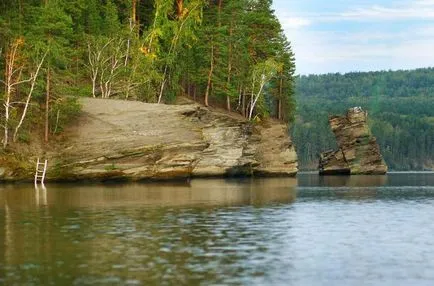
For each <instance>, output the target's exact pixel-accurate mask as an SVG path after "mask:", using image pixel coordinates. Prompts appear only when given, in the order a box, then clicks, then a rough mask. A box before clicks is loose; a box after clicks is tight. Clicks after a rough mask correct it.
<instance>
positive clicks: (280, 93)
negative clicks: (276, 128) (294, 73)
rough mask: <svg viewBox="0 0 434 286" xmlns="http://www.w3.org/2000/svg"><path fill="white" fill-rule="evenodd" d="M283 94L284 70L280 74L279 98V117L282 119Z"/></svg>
mask: <svg viewBox="0 0 434 286" xmlns="http://www.w3.org/2000/svg"><path fill="white" fill-rule="evenodd" d="M282 96H283V71H282V72H281V74H280V82H279V99H278V102H277V119H279V120H281V119H282Z"/></svg>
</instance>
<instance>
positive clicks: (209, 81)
mask: <svg viewBox="0 0 434 286" xmlns="http://www.w3.org/2000/svg"><path fill="white" fill-rule="evenodd" d="M213 72H214V44H211V60H210V67H209V72H208V83H207V85H206V91H205V106H208V97H209V92H210V89H211V83H212V74H213Z"/></svg>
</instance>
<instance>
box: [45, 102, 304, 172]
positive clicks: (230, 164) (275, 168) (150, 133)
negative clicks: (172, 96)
mask: <svg viewBox="0 0 434 286" xmlns="http://www.w3.org/2000/svg"><path fill="white" fill-rule="evenodd" d="M82 105H83V113H84V114H83V116H82V118H81V119H80V122H79V123H78V124H76V125H77V126H79V127H74V128H73V129H71V130H67V131H66V133H67V134H71V136H69V138H68V139H67V140H66V141H65V142H64V144H63V145H62V146H59V148H58V150H56V151H55V152H53V153H51V154H50V157H51V158H50V161H49V162H50V165H51V166H49V168H48V173H47V179H51V180H63V179H67V180H70V179H72V180H74V179H89V180H105V179H129V180H144V179H156V180H158V179H176V178H188V177H215V176H218V177H220V176H237V175H247V176H250V175H255V174H257V175H262V176H294V175H295V174H296V173H297V156H296V153H295V149H294V146H293V144H292V142H291V139H290V137H289V135H288V132H287V128H286V125H285V124H282V123H279V122H271V123H269V125H268V126H252V125H251V124H249V123H248V122H246V121H245V120H244V119H243V118H242V117H238V116H237V115H233V114H229V113H224V112H218V111H211V110H209V109H207V108H204V107H201V106H199V105H196V104H187V105H157V104H146V103H140V102H131V101H122V100H102V99H91V98H86V99H83V102H82Z"/></svg>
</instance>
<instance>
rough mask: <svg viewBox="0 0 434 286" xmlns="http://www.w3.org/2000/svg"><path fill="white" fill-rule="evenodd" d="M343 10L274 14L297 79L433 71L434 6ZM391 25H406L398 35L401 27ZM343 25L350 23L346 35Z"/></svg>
mask: <svg viewBox="0 0 434 286" xmlns="http://www.w3.org/2000/svg"><path fill="white" fill-rule="evenodd" d="M343 9H344V11H343V12H335V13H326V12H323V11H321V12H318V13H303V12H302V13H299V14H290V12H289V11H287V12H285V11H282V10H280V11H279V10H278V11H277V12H278V16H279V18H280V20H281V23H282V26H283V27H284V29H285V33H286V35H287V37H288V39H289V40H290V41H291V43H292V47H293V50H294V52H295V56H296V64H297V73H300V74H309V73H328V72H350V71H370V70H388V69H394V70H396V69H412V68H418V67H426V66H433V65H434V53H433V52H432V50H433V48H434V0H415V1H410V0H405V1H404V0H403V1H394V2H393V4H391V5H388V6H386V5H382V6H381V5H373V6H366V7H363V6H358V7H354V6H353V7H343ZM285 13H286V14H285ZM395 21H400V22H401V23H406V22H405V21H411V22H409V25H408V26H407V27H406V28H404V29H403V25H401V24H399V25H396V26H395V24H396V23H395ZM340 22H342V23H340ZM383 22H384V24H383ZM346 23H351V27H352V28H351V30H349V29H346V28H345V25H346ZM336 24H338V25H336ZM325 25H327V26H326V27H327V28H326V29H325V28H324V27H325Z"/></svg>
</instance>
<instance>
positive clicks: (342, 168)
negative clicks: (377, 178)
mask: <svg viewBox="0 0 434 286" xmlns="http://www.w3.org/2000/svg"><path fill="white" fill-rule="evenodd" d="M367 118H368V113H367V112H366V111H363V110H362V109H361V108H360V107H355V108H351V109H349V110H348V112H347V114H346V115H345V116H332V117H330V118H329V123H330V127H331V129H332V131H333V133H334V134H335V136H336V140H337V145H338V147H339V149H338V150H336V151H327V152H324V153H322V154H321V155H320V161H319V172H320V174H322V175H335V174H348V175H350V174H353V175H356V174H385V173H386V172H387V165H386V163H385V162H384V160H383V158H382V156H381V153H380V148H379V146H378V144H377V141H376V139H375V137H374V136H373V135H372V134H371V131H370V129H369V126H368V122H367Z"/></svg>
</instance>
